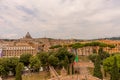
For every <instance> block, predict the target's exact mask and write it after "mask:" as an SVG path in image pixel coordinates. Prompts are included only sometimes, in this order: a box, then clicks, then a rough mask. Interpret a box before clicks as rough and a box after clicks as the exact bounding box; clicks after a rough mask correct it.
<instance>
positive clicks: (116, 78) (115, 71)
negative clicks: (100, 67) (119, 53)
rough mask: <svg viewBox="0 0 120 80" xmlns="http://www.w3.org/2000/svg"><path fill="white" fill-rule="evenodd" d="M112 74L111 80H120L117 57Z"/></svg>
mask: <svg viewBox="0 0 120 80" xmlns="http://www.w3.org/2000/svg"><path fill="white" fill-rule="evenodd" d="M110 74H111V79H110V80H119V79H120V77H119V76H120V74H119V68H118V65H117V59H116V57H114V63H113V66H112V68H111V72H110Z"/></svg>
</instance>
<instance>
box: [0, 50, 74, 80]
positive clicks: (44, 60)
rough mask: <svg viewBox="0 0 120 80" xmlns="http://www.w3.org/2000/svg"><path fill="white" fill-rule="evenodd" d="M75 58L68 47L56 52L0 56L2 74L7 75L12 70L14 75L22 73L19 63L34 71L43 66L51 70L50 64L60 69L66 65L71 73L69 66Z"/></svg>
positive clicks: (0, 72) (0, 73)
mask: <svg viewBox="0 0 120 80" xmlns="http://www.w3.org/2000/svg"><path fill="white" fill-rule="evenodd" d="M74 58H75V55H74V54H72V53H69V52H68V51H67V49H66V48H60V49H58V50H57V51H54V52H40V53H38V54H37V55H35V56H32V55H31V54H22V55H21V56H20V58H16V57H12V58H0V76H2V77H6V76H8V75H9V73H10V72H11V73H12V74H13V75H16V74H18V75H20V74H21V73H20V72H21V71H20V69H21V67H18V65H22V64H23V65H24V66H26V67H28V68H29V69H30V70H31V71H34V72H38V71H39V69H40V67H41V66H42V67H43V69H44V70H49V66H53V67H54V68H58V69H61V68H62V67H65V68H66V69H67V70H68V73H69V66H70V65H71V64H72V63H73V61H74ZM19 68H20V69H19ZM21 70H22V69H21ZM17 80H18V79H17Z"/></svg>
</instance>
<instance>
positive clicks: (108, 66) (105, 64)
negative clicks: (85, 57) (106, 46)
mask: <svg viewBox="0 0 120 80" xmlns="http://www.w3.org/2000/svg"><path fill="white" fill-rule="evenodd" d="M114 57H116V59H117V65H118V68H119V69H120V54H116V55H114V56H110V57H108V58H106V59H105V60H103V68H104V70H105V71H106V72H108V73H109V74H110V73H111V69H112V67H113V64H114Z"/></svg>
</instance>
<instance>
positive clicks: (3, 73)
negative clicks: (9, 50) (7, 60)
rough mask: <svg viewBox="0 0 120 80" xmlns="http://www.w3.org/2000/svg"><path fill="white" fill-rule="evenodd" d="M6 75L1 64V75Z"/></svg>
mask: <svg viewBox="0 0 120 80" xmlns="http://www.w3.org/2000/svg"><path fill="white" fill-rule="evenodd" d="M4 75H5V69H4V67H3V66H2V65H0V76H2V77H4Z"/></svg>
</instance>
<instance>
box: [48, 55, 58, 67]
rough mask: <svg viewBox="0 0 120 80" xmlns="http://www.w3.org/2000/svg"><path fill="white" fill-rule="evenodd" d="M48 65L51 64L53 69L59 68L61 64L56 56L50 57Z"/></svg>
mask: <svg viewBox="0 0 120 80" xmlns="http://www.w3.org/2000/svg"><path fill="white" fill-rule="evenodd" d="M48 63H49V65H51V66H53V67H57V66H58V64H59V59H58V58H57V57H55V56H54V55H50V56H49V57H48Z"/></svg>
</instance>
